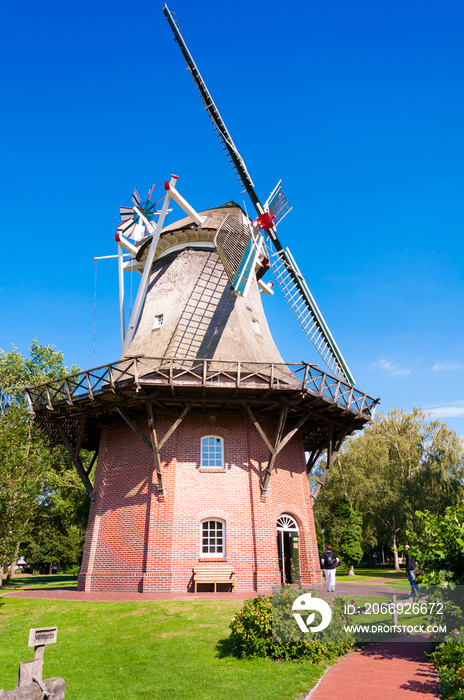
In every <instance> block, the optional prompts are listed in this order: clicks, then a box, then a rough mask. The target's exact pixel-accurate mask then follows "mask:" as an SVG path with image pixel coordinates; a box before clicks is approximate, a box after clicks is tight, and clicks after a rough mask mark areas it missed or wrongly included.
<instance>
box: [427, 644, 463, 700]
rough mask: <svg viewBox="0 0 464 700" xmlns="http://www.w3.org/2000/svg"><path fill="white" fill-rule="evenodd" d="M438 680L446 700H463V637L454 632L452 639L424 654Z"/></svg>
mask: <svg viewBox="0 0 464 700" xmlns="http://www.w3.org/2000/svg"><path fill="white" fill-rule="evenodd" d="M426 654H427V656H428V657H429V659H430V661H432V663H433V664H434V666H435V668H436V671H437V673H438V676H439V678H440V688H441V695H442V697H443V698H446V700H464V635H463V632H462V630H461V632H459V631H458V632H455V633H454V635H452V638H449V639H447V640H446V641H445V642H442V643H441V644H438V645H437V646H436V647H435V649H434V650H433V651H431V652H428V653H427V652H426Z"/></svg>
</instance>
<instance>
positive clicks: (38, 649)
mask: <svg viewBox="0 0 464 700" xmlns="http://www.w3.org/2000/svg"><path fill="white" fill-rule="evenodd" d="M57 633H58V627H37V628H34V629H31V630H30V631H29V642H28V646H29V647H34V658H33V660H32V661H21V662H20V664H19V673H18V683H17V685H16V687H17V688H23V687H24V686H26V685H30V684H31V683H37V685H39V686H40V688H41V690H42V692H44V691H45V692H46V688H45V686H44V684H43V682H42V670H43V658H44V649H45V644H55V642H56V637H57Z"/></svg>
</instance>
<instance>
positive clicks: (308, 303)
mask: <svg viewBox="0 0 464 700" xmlns="http://www.w3.org/2000/svg"><path fill="white" fill-rule="evenodd" d="M163 12H164V14H165V16H166V18H167V20H168V22H169V25H170V27H171V29H172V31H173V33H174V36H175V38H176V41H177V43H178V45H179V48H180V50H181V51H182V55H183V57H184V59H185V62H186V63H187V66H188V69H189V71H190V73H191V75H192V78H193V80H194V82H195V85H196V86H197V88H198V90H199V92H200V95H201V98H202V100H203V103H204V105H205V107H206V110H207V112H208V114H209V117H210V119H211V121H212V123H213V126H214V128H215V130H216V133H217V134H218V136H219V139H220V141H221V143H222V145H223V148H224V150H225V151H226V154H227V156H228V158H229V160H230V162H231V163H232V165H233V167H234V169H235V172H236V173H237V175H238V176H239V178H240V180H241V182H242V183H243V186H244V187H245V190H246V191H247V193H248V196H249V197H250V199H251V201H252V203H253V206H254V207H255V209H256V212H257V214H258V219H257V222H258V224H259V226H260V228H261V229H264V230H265V232H266V234H267V235H268V237H269V239H270V241H271V242H272V245H273V247H274V248H275V251H274V250H273V251H272V253H270V257H271V258H272V261H273V264H274V268H275V271H274V272H275V273H276V271H277V274H276V279H277V281H278V282H279V284H280V286H281V287H282V290H283V291H284V294H285V296H286V297H287V300H288V301H289V303H290V306H291V307H292V309H293V310H294V312H295V313H296V315H297V318H298V320H299V321H300V323H301V325H302V326H303V328H304V329H305V332H306V334H307V335H308V336H309V338H310V339H311V340H312V342H313V343H314V345H315V347H316V349H317V351H318V352H319V354H320V355H321V357H322V358H323V359H324V362H326V364H327V366H328V367H330V369H331V370H332V371H334V372H335V373H336V374H337V375H338V376H339V377H342V378H344V379H346V380H347V381H349V382H350V384H354V379H353V377H352V375H351V373H350V372H349V370H348V368H347V366H346V363H345V361H344V360H343V357H342V355H341V353H340V350H339V349H338V347H337V345H336V344H335V341H334V339H333V337H332V334H331V333H330V331H329V329H328V327H327V324H326V323H325V321H324V319H323V317H322V314H321V312H320V311H319V309H318V307H317V304H316V302H315V301H314V299H313V296H312V294H311V292H310V291H309V289H308V286H307V284H306V282H305V280H304V278H303V276H302V275H301V273H300V271H299V270H298V267H297V266H296V263H295V262H294V260H293V258H292V257H291V254H290V251H288V249H287V251H285V250H284V248H283V246H282V244H281V242H280V241H279V239H278V237H277V231H276V228H275V226H276V223H275V222H276V221H277V219H278V216H279V215H280V214H282V213H283V212H284V213H283V215H282V216H280V219H279V220H282V218H283V216H285V213H288V211H285V208H286V207H287V206H289V205H288V202H287V200H286V197H285V195H283V193H282V195H283V197H284V198H285V202H287V203H286V204H285V202H284V200H283V199H281V204H282V205H283V210H281V207H280V206H279V202H278V201H276V200H274V202H273V203H275V204H276V209H277V211H276V212H275V213H273V212H268V211H266V207H263V205H262V204H261V202H260V200H259V197H258V195H257V194H256V192H255V189H254V184H253V181H252V179H251V177H250V175H249V173H248V170H247V169H246V166H245V163H244V161H243V158H242V157H241V155H240V153H239V152H238V150H237V148H236V146H235V144H234V142H233V141H232V138H231V136H230V134H229V132H228V130H227V127H226V125H225V124H224V121H223V119H222V117H221V115H220V114H219V110H218V109H217V107H216V105H215V103H214V100H213V98H212V97H211V94H210V92H209V90H208V88H207V87H206V85H205V82H204V80H203V78H202V77H201V75H200V71H199V70H198V68H197V66H196V64H195V61H194V60H193V58H192V55H191V53H190V51H189V50H188V48H187V45H186V43H185V41H184V39H183V37H182V34H181V33H180V30H179V28H178V26H177V23H176V22H175V21H174V18H173V16H172V14H171V12H170V11H169V9H168V6H167V5H164V7H163ZM279 185H280V183H279ZM274 192H275V190H274ZM273 194H274V193H273ZM271 197H272V195H271ZM268 202H269V200H268ZM271 204H272V203H271ZM271 266H272V265H271ZM274 268H273V269H274ZM279 280H280V281H279ZM282 285H283V286H282ZM310 319H312V323H310ZM312 326H314V332H313V331H311V330H310V328H312ZM315 329H317V332H316V330H315Z"/></svg>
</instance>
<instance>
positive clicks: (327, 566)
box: [321, 544, 340, 593]
mask: <svg viewBox="0 0 464 700" xmlns="http://www.w3.org/2000/svg"><path fill="white" fill-rule="evenodd" d="M321 562H322V568H323V569H324V574H325V581H326V583H327V590H328V591H329V593H330V592H332V591H334V590H335V571H336V569H337V565H338V564H339V563H340V559H339V558H338V557H337V555H336V554H334V552H332V545H331V544H328V545H327V551H325V552H324V554H323V555H322V557H321Z"/></svg>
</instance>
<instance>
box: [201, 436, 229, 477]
mask: <svg viewBox="0 0 464 700" xmlns="http://www.w3.org/2000/svg"><path fill="white" fill-rule="evenodd" d="M201 467H202V469H224V440H223V439H222V438H221V437H218V436H217V435H205V437H202V438H201Z"/></svg>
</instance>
